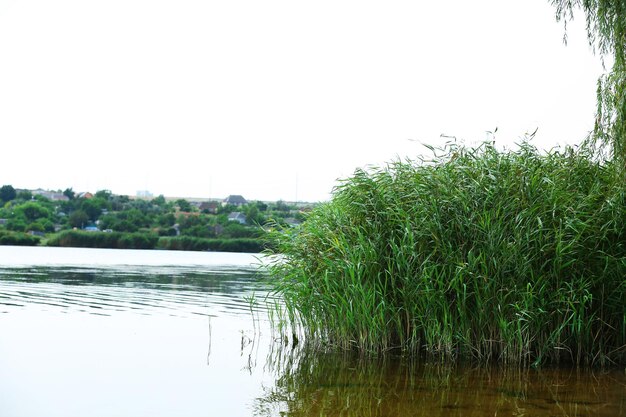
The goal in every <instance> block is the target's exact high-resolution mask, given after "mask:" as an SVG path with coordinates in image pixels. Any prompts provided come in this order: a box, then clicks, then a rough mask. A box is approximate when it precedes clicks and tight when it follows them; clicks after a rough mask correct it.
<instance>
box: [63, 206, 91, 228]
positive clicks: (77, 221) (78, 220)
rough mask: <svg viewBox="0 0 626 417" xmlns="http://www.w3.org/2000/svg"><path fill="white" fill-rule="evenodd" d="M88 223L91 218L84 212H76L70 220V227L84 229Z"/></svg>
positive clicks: (70, 216)
mask: <svg viewBox="0 0 626 417" xmlns="http://www.w3.org/2000/svg"><path fill="white" fill-rule="evenodd" d="M88 221H89V216H88V215H87V213H85V211H84V210H74V211H73V212H72V213H70V215H69V218H68V222H69V224H70V226H72V227H78V228H82V227H83V226H84V225H85V224H86V223H87V222H88Z"/></svg>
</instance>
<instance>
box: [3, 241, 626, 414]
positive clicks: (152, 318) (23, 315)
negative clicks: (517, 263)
mask: <svg viewBox="0 0 626 417" xmlns="http://www.w3.org/2000/svg"><path fill="white" fill-rule="evenodd" d="M260 263H261V260H260V259H259V258H257V257H256V256H254V255H250V254H231V253H211V252H174V251H137V250H109V249H75V248H45V247H34V248H30V247H29V248H26V247H10V246H4V247H2V246H0V416H2V417H42V416H46V417H53V416H63V417H73V416H76V417H78V416H89V417H99V416H102V417H105V416H106V417H118V416H119V417H126V416H128V417H131V416H178V417H195V416H229V417H237V416H354V417H357V416H359V417H361V416H381V417H382V416H398V417H399V416H481V417H482V416H494V415H497V416H546V417H547V416H619V415H626V373H625V370H624V369H611V370H593V371H592V370H583V369H555V368H544V369H541V370H534V369H528V370H519V369H500V368H496V367H493V368H485V367H471V366H455V367H450V366H443V365H435V364H424V363H418V362H414V361H410V360H407V359H402V358H396V357H384V358H368V357H363V356H358V355H353V354H347V353H343V354H340V353H330V352H319V351H315V352H311V351H307V350H305V349H304V348H300V346H301V345H302V344H301V345H300V346H296V347H295V348H293V347H291V346H285V345H284V344H283V343H281V341H280V339H278V338H277V337H276V335H275V334H274V333H273V332H272V329H271V326H270V321H269V318H268V311H267V308H266V303H265V301H269V302H274V299H273V298H272V297H271V295H270V294H269V288H268V286H267V283H266V281H267V279H268V277H267V276H266V275H264V274H262V273H261V272H259V265H260ZM254 300H256V301H255V302H254Z"/></svg>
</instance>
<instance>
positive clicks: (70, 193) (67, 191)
mask: <svg viewBox="0 0 626 417" xmlns="http://www.w3.org/2000/svg"><path fill="white" fill-rule="evenodd" d="M63 195H64V196H66V197H67V198H69V199H70V200H73V199H74V197H76V193H75V192H74V190H72V189H71V188H66V189H65V191H63Z"/></svg>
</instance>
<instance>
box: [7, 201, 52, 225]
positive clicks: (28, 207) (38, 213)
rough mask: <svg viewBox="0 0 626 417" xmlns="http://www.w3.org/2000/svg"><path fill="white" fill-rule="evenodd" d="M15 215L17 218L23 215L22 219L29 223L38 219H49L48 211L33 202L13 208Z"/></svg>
mask: <svg viewBox="0 0 626 417" xmlns="http://www.w3.org/2000/svg"><path fill="white" fill-rule="evenodd" d="M15 213H16V215H18V216H19V215H23V216H24V218H25V219H26V220H27V221H29V222H34V221H35V220H37V219H40V218H48V217H50V212H49V211H48V209H46V208H45V207H43V206H42V205H41V204H39V203H36V202H34V201H29V202H27V203H24V204H21V205H19V206H17V207H15Z"/></svg>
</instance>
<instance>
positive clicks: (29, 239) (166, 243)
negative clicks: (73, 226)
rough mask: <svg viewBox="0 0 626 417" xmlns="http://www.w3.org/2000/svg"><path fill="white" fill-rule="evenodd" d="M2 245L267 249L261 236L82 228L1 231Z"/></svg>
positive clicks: (226, 250) (235, 250)
mask: <svg viewBox="0 0 626 417" xmlns="http://www.w3.org/2000/svg"><path fill="white" fill-rule="evenodd" d="M0 245H12V246H55V247H76V248H106V249H165V250H184V251H213V252H241V253H259V252H262V251H263V250H264V249H266V248H267V242H265V241H264V240H263V239H260V238H257V239H254V238H232V239H203V238H197V237H192V236H176V237H174V236H158V235H156V234H153V233H140V232H137V233H123V232H109V233H105V232H85V231H81V230H66V231H62V232H59V233H54V234H50V235H44V236H35V235H31V234H27V233H20V232H9V231H0Z"/></svg>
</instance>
